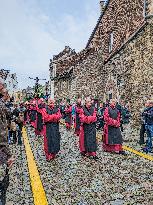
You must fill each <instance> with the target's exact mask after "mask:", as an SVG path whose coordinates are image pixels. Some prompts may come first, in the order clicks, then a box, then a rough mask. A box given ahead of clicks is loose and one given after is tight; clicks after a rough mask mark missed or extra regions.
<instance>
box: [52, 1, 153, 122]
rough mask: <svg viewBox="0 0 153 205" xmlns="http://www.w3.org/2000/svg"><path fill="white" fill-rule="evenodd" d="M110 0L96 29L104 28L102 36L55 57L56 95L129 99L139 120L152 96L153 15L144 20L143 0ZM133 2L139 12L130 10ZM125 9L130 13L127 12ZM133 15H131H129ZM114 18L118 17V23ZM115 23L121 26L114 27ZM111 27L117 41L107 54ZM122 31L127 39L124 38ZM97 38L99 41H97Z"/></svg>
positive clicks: (72, 97)
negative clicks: (80, 47)
mask: <svg viewBox="0 0 153 205" xmlns="http://www.w3.org/2000/svg"><path fill="white" fill-rule="evenodd" d="M109 2H110V4H108V5H107V6H108V8H107V10H106V11H105V15H104V17H103V23H102V24H99V27H97V30H96V33H97V32H100V31H102V30H101V29H102V28H103V33H99V35H100V39H98V40H97V38H96V35H97V34H96V35H94V36H93V39H91V40H90V41H89V42H88V46H87V48H86V49H84V50H82V51H81V52H80V53H73V54H72V56H71V54H70V55H69V56H67V57H66V58H64V59H62V61H61V58H60V61H57V60H56V65H57V64H58V70H57V76H58V77H57V78H56V80H55V97H56V99H63V98H68V99H71V100H72V99H73V100H74V99H76V98H77V97H82V98H84V97H86V96H88V95H91V96H92V97H93V98H95V99H98V100H99V101H106V99H109V98H117V99H118V100H119V99H121V98H122V99H124V100H126V101H128V102H130V104H131V111H132V116H133V119H134V122H138V121H139V113H140V109H141V108H142V107H143V103H144V102H145V100H146V99H148V98H150V97H151V96H153V19H152V18H151V16H149V18H146V19H144V16H143V8H144V7H143V6H142V1H141V0H139V1H132V0H130V2H131V3H130V2H129V1H128V3H127V2H126V4H125V5H126V6H127V5H128V6H127V8H126V7H125V6H124V5H123V3H125V0H122V1H120V3H119V4H118V5H117V4H116V3H115V2H118V1H114V0H110V1H109ZM132 5H133V9H135V12H136V11H137V10H138V12H137V13H134V11H133V10H131V11H130V9H132V8H131V6H132ZM149 5H151V4H149ZM114 7H115V10H116V9H117V8H118V7H119V8H120V9H119V10H116V11H118V13H116V16H114V15H115V11H114V13H113V11H112V8H114ZM122 7H123V8H122ZM121 8H122V9H121ZM126 9H127V11H128V12H129V13H128V14H125V10H126ZM111 11H112V15H111ZM123 11H124V12H123ZM149 11H150V10H149ZM122 12H123V13H122ZM131 12H132V13H131ZM124 14H125V16H124ZM130 14H131V17H129V16H128V15H130ZM109 15H110V16H109ZM133 15H134V16H133ZM148 15H150V13H148ZM122 16H123V17H124V20H126V18H127V17H128V22H127V24H126V26H125V27H123V28H122V24H123V21H122V20H123V19H121V18H122ZM110 17H111V18H112V19H111V18H110ZM119 18H120V19H119ZM114 19H116V20H117V19H118V21H117V22H118V24H116V23H115V22H116V21H114ZM130 19H131V20H130ZM104 20H105V21H104ZM110 22H111V23H110ZM109 23H110V25H109V27H108V28H107V26H108V24H109ZM101 25H103V27H101ZM116 25H118V26H117V27H115V26H116ZM111 28H112V29H114V28H115V29H116V30H115V32H117V33H116V36H118V37H117V39H118V40H117V41H115V43H114V47H113V51H112V52H111V53H108V42H107V41H106V38H107V39H108V33H109V31H110V29H111ZM127 28H128V29H130V30H127ZM131 29H132V30H131ZM127 31H130V33H129V32H128V33H127ZM123 33H124V35H123V37H124V38H121V37H122V34H123ZM103 35H104V36H103ZM95 38H96V41H97V42H98V44H97V43H95V42H96V41H95ZM122 40H123V41H122ZM100 44H101V45H100ZM98 45H100V46H98ZM91 48H92V49H91ZM90 49H91V50H90ZM106 50H107V52H106ZM60 55H61V54H60ZM53 63H54V62H53ZM61 65H62V69H61V70H60V68H61ZM70 71H72V72H71V74H69V73H70ZM61 84H62V87H61Z"/></svg>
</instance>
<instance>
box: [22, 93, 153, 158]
mask: <svg viewBox="0 0 153 205" xmlns="http://www.w3.org/2000/svg"><path fill="white" fill-rule="evenodd" d="M25 106H26V109H25V112H24V123H27V122H28V123H30V124H31V126H32V127H33V128H34V129H35V134H36V135H39V136H43V138H44V152H45V155H46V160H47V161H50V160H53V159H54V158H55V157H56V155H57V154H58V152H59V151H60V140H61V136H60V129H59V123H60V122H61V121H60V120H61V119H63V120H64V121H65V125H66V129H67V131H69V130H70V129H71V128H72V126H73V127H74V129H75V132H74V134H75V135H76V136H78V137H79V150H80V154H81V155H82V156H83V157H89V158H90V159H94V160H97V159H98V156H97V153H96V151H97V138H96V132H97V129H101V130H102V131H103V132H102V142H103V143H102V149H103V150H104V151H106V152H113V153H117V154H122V155H127V154H126V153H125V151H124V150H123V148H122V144H123V137H122V135H123V134H122V132H123V125H125V124H126V125H127V124H129V123H130V117H131V113H130V107H129V103H123V104H122V105H120V104H119V103H118V102H117V101H116V99H111V100H110V101H109V102H107V103H105V104H102V103H101V104H100V106H99V108H98V109H97V106H96V104H95V103H94V100H92V99H91V98H90V97H87V98H85V102H84V103H82V100H81V99H77V101H76V102H75V103H73V104H71V103H70V102H61V103H60V104H59V105H57V104H55V101H54V100H53V99H51V98H50V99H48V103H47V104H46V102H45V100H44V99H42V98H41V99H33V100H31V101H30V102H26V103H25ZM141 117H142V118H141V119H142V121H141V122H142V123H141V129H140V141H139V143H140V144H141V145H142V144H145V140H144V139H145V133H146V135H147V140H146V146H145V147H144V148H142V149H143V151H145V152H152V137H153V101H151V100H148V101H147V102H146V104H145V108H144V111H143V112H142V113H141ZM125 129H126V126H125ZM129 137H130V136H129Z"/></svg>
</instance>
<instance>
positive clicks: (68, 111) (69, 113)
mask: <svg viewBox="0 0 153 205" xmlns="http://www.w3.org/2000/svg"><path fill="white" fill-rule="evenodd" d="M65 124H66V129H67V130H70V129H71V126H72V106H71V105H70V103H69V102H67V105H66V107H65Z"/></svg>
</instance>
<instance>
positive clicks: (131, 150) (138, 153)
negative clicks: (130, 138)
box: [123, 146, 153, 161]
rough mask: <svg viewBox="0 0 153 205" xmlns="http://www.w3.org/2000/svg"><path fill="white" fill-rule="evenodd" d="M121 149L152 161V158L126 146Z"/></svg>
mask: <svg viewBox="0 0 153 205" xmlns="http://www.w3.org/2000/svg"><path fill="white" fill-rule="evenodd" d="M123 149H124V150H126V151H129V152H133V153H134V154H136V155H139V156H140V157H143V158H145V159H148V160H151V161H153V157H152V156H150V155H148V154H144V153H142V152H139V151H136V150H135V149H132V148H130V147H127V146H123Z"/></svg>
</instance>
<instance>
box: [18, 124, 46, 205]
mask: <svg viewBox="0 0 153 205" xmlns="http://www.w3.org/2000/svg"><path fill="white" fill-rule="evenodd" d="M22 131H23V139H24V145H25V150H26V155H27V162H28V168H29V173H30V181H31V187H32V192H33V198H34V204H35V205H48V202H47V198H46V194H45V191H44V188H43V185H42V182H41V179H40V175H39V172H38V169H37V165H36V162H35V160H34V156H33V153H32V150H31V147H30V143H29V140H28V136H27V132H26V129H25V127H24V128H23V130H22Z"/></svg>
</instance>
